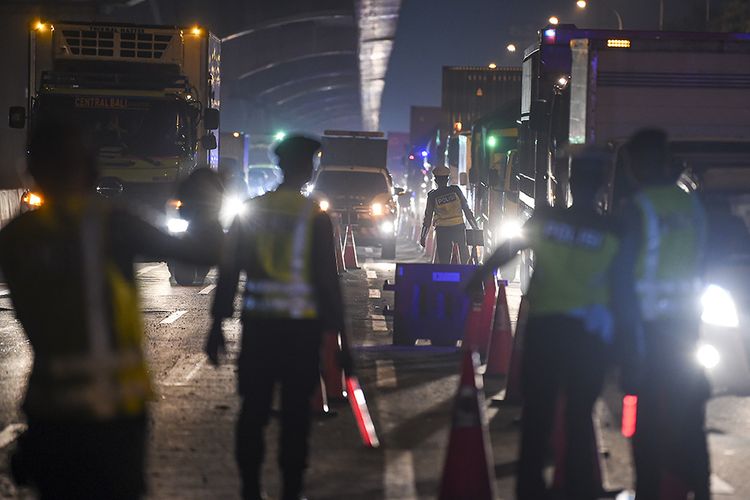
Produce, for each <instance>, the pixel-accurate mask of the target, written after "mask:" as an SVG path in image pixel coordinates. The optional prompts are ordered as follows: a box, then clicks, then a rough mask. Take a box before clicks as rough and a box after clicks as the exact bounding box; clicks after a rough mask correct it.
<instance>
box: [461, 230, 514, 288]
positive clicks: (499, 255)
mask: <svg viewBox="0 0 750 500" xmlns="http://www.w3.org/2000/svg"><path fill="white" fill-rule="evenodd" d="M528 246H529V245H528V243H527V242H526V240H525V239H522V238H514V239H512V240H508V241H506V242H504V243H503V244H502V245H500V246H499V247H498V248H497V250H495V252H494V253H493V254H492V255H491V256H490V258H489V259H487V261H485V263H484V264H482V265H481V266H479V268H477V270H476V271H474V274H473V275H472V276H471V278H470V279H469V282H468V283H467V285H466V289H467V290H470V291H471V290H477V289H480V288H481V287H482V284H483V283H484V281H485V280H486V279H487V277H488V276H490V275H491V274H492V273H494V272H495V270H496V269H497V268H499V267H503V266H504V265H505V264H507V263H508V262H510V261H511V260H513V258H514V257H515V256H516V255H517V254H518V252H520V251H521V250H524V249H526V248H528Z"/></svg>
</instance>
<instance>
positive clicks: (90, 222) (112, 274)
mask: <svg viewBox="0 0 750 500" xmlns="http://www.w3.org/2000/svg"><path fill="white" fill-rule="evenodd" d="M120 220H123V219H122V218H121V219H120ZM111 227H112V224H111V212H110V210H109V208H108V207H107V206H106V205H104V204H102V203H99V202H95V201H93V200H86V201H83V200H78V202H75V203H72V204H68V205H66V206H59V205H58V206H55V205H44V206H43V207H41V208H40V209H38V210H36V211H34V212H29V213H26V214H24V215H22V216H20V217H18V218H17V219H15V220H14V221H13V222H11V223H10V224H9V225H8V226H7V227H6V228H5V229H4V230H3V232H2V235H1V236H2V238H0V243H1V246H3V249H2V251H0V264H2V267H3V269H4V271H5V275H6V278H7V279H8V284H9V287H10V290H11V297H12V300H13V304H14V307H15V310H16V315H17V316H18V319H19V320H20V321H21V323H22V325H23V327H24V329H25V330H26V333H27V335H28V336H29V339H30V341H31V345H32V347H33V349H34V365H33V368H32V372H31V376H30V378H29V386H28V391H27V394H26V400H25V403H24V410H25V411H26V413H27V414H29V415H31V416H34V417H37V418H45V419H49V418H53V419H66V418H77V419H80V418H83V419H95V420H101V419H110V418H115V417H118V416H128V415H139V414H142V413H143V412H144V411H145V407H146V402H147V400H148V399H150V397H151V395H152V389H151V383H150V380H149V376H148V371H147V368H146V364H145V361H144V356H143V352H142V347H141V342H142V340H143V326H142V324H141V316H140V314H141V313H140V307H139V303H138V296H137V290H136V286H135V282H134V280H133V279H132V277H128V276H126V274H125V273H124V272H123V270H122V267H121V266H120V265H118V263H117V262H115V259H114V257H113V253H112V249H111V248H110V245H112V241H111V240H110V238H109V237H108V234H109V230H110V228H111ZM131 266H132V264H131Z"/></svg>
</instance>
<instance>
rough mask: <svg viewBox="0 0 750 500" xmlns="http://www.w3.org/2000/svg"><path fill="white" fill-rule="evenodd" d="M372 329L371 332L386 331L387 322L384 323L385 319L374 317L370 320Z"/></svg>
mask: <svg viewBox="0 0 750 500" xmlns="http://www.w3.org/2000/svg"><path fill="white" fill-rule="evenodd" d="M372 331H373V332H387V331H388V323H386V322H385V320H382V319H374V320H372Z"/></svg>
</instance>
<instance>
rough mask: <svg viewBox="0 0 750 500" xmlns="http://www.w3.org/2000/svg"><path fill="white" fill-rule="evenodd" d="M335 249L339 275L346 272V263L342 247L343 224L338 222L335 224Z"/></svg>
mask: <svg viewBox="0 0 750 500" xmlns="http://www.w3.org/2000/svg"><path fill="white" fill-rule="evenodd" d="M333 249H334V252H335V253H336V270H337V271H338V273H339V275H340V274H341V273H344V272H346V264H345V263H344V250H343V249H342V248H341V224H339V223H336V224H334V226H333Z"/></svg>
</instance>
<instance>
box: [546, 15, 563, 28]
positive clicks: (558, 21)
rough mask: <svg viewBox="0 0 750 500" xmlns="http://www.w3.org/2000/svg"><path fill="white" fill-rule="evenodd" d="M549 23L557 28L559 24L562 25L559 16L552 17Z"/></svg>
mask: <svg viewBox="0 0 750 500" xmlns="http://www.w3.org/2000/svg"><path fill="white" fill-rule="evenodd" d="M548 22H549V23H550V24H552V25H555V26H557V25H558V24H560V19H559V18H558V17H557V16H552V17H550V18H549V19H548Z"/></svg>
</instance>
